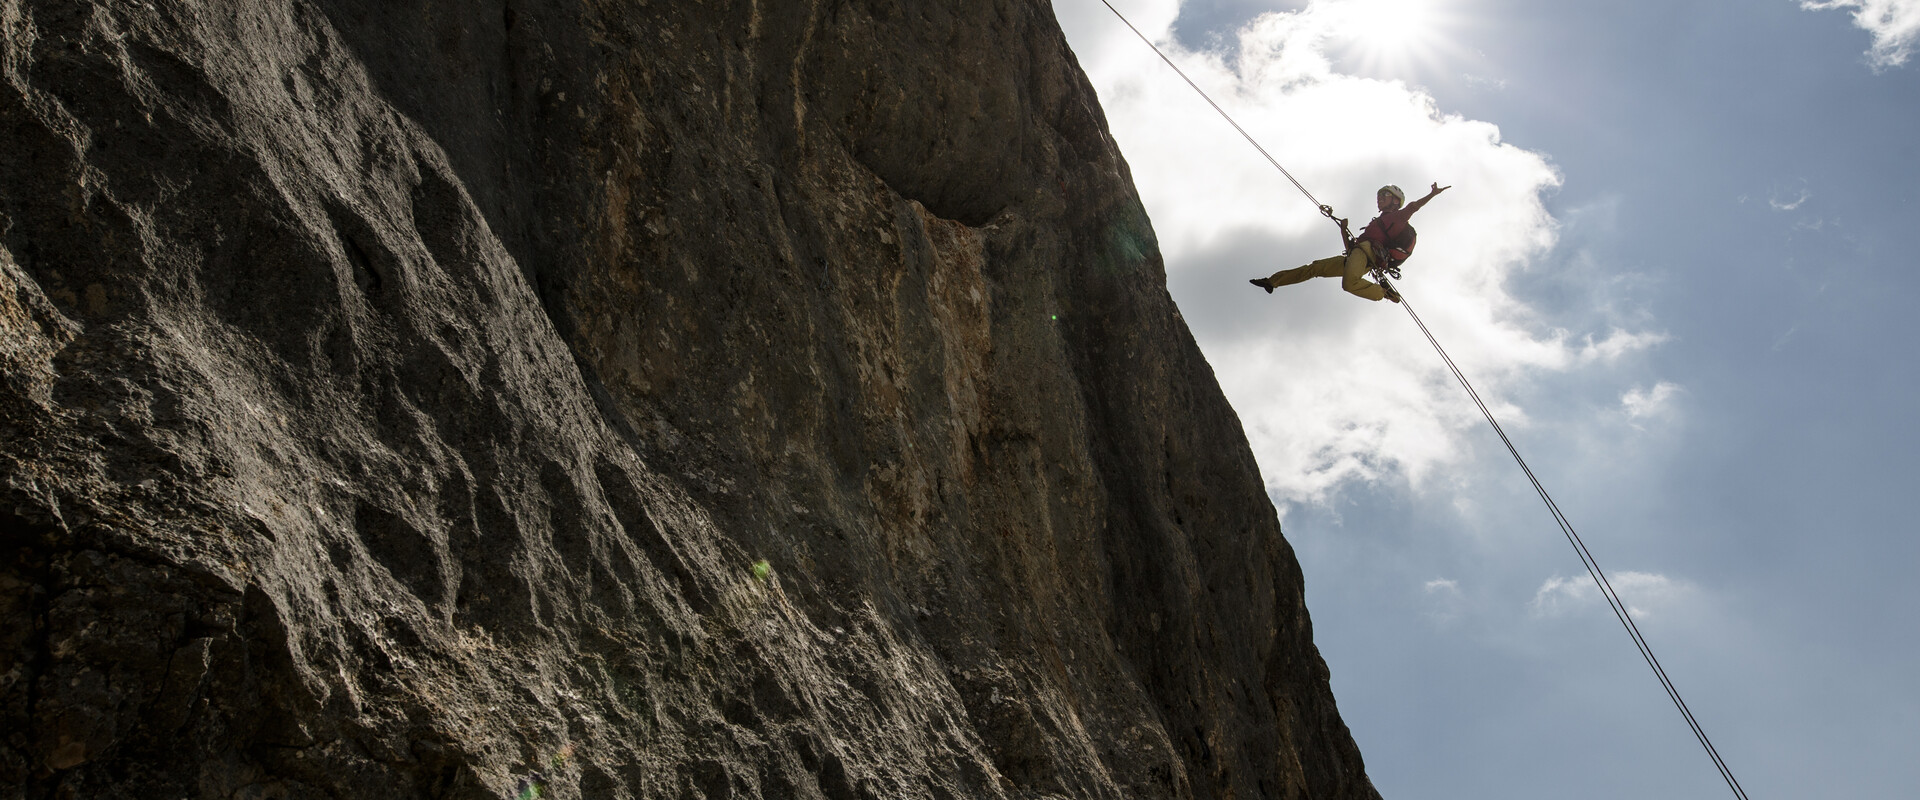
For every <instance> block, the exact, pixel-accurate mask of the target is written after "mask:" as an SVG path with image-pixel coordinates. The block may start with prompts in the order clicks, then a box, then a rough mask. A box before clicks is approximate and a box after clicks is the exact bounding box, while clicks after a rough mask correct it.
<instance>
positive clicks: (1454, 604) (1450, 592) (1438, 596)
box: [1420, 578, 1466, 624]
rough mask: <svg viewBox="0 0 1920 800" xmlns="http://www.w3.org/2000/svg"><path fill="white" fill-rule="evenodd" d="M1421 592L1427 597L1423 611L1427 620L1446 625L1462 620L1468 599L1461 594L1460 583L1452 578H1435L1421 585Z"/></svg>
mask: <svg viewBox="0 0 1920 800" xmlns="http://www.w3.org/2000/svg"><path fill="white" fill-rule="evenodd" d="M1420 590H1421V592H1422V593H1423V594H1425V595H1426V605H1425V606H1424V607H1423V608H1422V609H1421V613H1422V614H1424V615H1425V616H1426V617H1427V619H1430V620H1432V621H1434V622H1435V623H1439V624H1446V623H1449V622H1452V621H1454V620H1456V619H1459V618H1460V614H1461V611H1462V607H1463V606H1464V605H1465V604H1466V598H1464V597H1462V596H1461V594H1460V582H1459V581H1456V580H1453V579H1452V578H1435V579H1433V580H1430V581H1427V582H1426V583H1424V584H1421V586H1420Z"/></svg>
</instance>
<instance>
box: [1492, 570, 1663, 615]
mask: <svg viewBox="0 0 1920 800" xmlns="http://www.w3.org/2000/svg"><path fill="white" fill-rule="evenodd" d="M1607 582H1608V584H1609V585H1611V586H1612V587H1613V592H1614V594H1615V595H1617V596H1618V597H1619V598H1620V601H1621V602H1622V603H1624V604H1626V607H1627V613H1628V614H1632V615H1633V616H1634V618H1636V619H1644V618H1646V617H1650V616H1652V615H1653V614H1654V612H1655V611H1658V610H1667V609H1672V608H1674V607H1677V606H1680V605H1682V604H1684V603H1686V602H1688V601H1689V600H1690V599H1691V597H1692V595H1694V594H1695V592H1696V591H1697V590H1696V589H1695V588H1694V586H1693V584H1690V583H1687V582H1686V581H1681V580H1675V579H1673V578H1669V577H1667V576H1665V575H1661V574H1658V573H1652V572H1632V571H1627V572H1619V573H1615V574H1613V575H1609V576H1608V578H1607ZM1604 603H1605V600H1604V599H1603V598H1601V596H1600V589H1599V587H1597V586H1595V585H1594V583H1593V579H1592V578H1590V577H1588V576H1586V575H1576V576H1572V577H1563V576H1559V575H1555V576H1552V577H1549V578H1547V580H1546V581H1545V582H1543V583H1541V584H1540V589H1539V590H1538V591H1536V592H1534V593H1533V601H1532V602H1530V603H1528V611H1530V612H1531V613H1532V615H1533V616H1534V617H1536V618H1540V617H1558V616H1561V615H1564V614H1567V613H1569V612H1572V611H1574V610H1575V609H1580V608H1588V607H1593V606H1599V605H1603V604H1604Z"/></svg>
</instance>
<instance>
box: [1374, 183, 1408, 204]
mask: <svg viewBox="0 0 1920 800" xmlns="http://www.w3.org/2000/svg"><path fill="white" fill-rule="evenodd" d="M1380 194H1390V195H1393V199H1394V200H1395V201H1397V202H1398V203H1399V204H1400V205H1403V206H1404V205H1406V204H1407V193H1406V192H1403V191H1400V187H1398V186H1395V185H1393V184H1391V183H1389V184H1387V185H1385V186H1382V187H1380Z"/></svg>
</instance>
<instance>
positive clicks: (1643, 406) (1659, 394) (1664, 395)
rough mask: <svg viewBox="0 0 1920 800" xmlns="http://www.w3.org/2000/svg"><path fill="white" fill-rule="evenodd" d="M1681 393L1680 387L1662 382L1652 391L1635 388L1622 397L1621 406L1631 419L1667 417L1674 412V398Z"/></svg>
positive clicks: (1654, 386) (1655, 385)
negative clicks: (1670, 412)
mask: <svg viewBox="0 0 1920 800" xmlns="http://www.w3.org/2000/svg"><path fill="white" fill-rule="evenodd" d="M1679 393H1680V387H1679V386H1677V385H1674V384H1672V383H1669V382H1667V381H1661V382H1659V383H1656V384H1654V385H1653V388H1651V389H1648V388H1635V389H1633V390H1632V391H1629V392H1627V393H1626V394H1624V395H1621V397H1620V406H1621V407H1622V408H1625V409H1626V411H1627V416H1628V417H1629V418H1631V419H1647V418H1650V417H1659V416H1665V415H1666V414H1667V413H1668V412H1669V411H1671V410H1672V403H1673V396H1674V395H1676V394H1679Z"/></svg>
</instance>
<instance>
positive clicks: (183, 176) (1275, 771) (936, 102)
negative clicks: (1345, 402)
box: [0, 0, 1377, 800]
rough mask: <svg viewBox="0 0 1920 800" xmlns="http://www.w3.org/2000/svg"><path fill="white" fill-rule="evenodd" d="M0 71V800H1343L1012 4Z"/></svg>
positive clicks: (1122, 258) (1331, 739) (1345, 762)
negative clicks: (572, 799) (428, 799)
mask: <svg viewBox="0 0 1920 800" xmlns="http://www.w3.org/2000/svg"><path fill="white" fill-rule="evenodd" d="M0 47H3V48H4V64H3V65H0V69H3V70H4V78H5V80H4V85H3V86H0V370H3V371H4V382H3V383H0V797H6V798H48V797H72V798H93V797H138V798H150V797H151V798H160V797H168V798H170V797H206V798H228V797H233V798H319V797H451V798H477V797H501V798H504V797H520V798H531V797H536V796H539V797H586V798H612V797H634V798H640V797H648V798H652V797H664V798H680V797H685V798H729V797H738V798H834V799H835V800H838V799H840V798H961V797H965V798H1002V797H1004V798H1037V797H1073V798H1120V797H1128V798H1133V797H1141V798H1155V797H1182V798H1184V797H1197V798H1228V797H1233V798H1256V797H1271V798H1305V797H1312V798H1355V799H1358V798H1373V797H1376V796H1377V795H1376V794H1375V792H1374V791H1373V789H1372V788H1371V786H1370V784H1369V783H1368V781H1367V779H1366V776H1365V774H1364V770H1363V768H1362V766H1361V762H1360V757H1359V754H1358V752H1357V751H1356V749H1355V748H1354V746H1353V743H1352V741H1351V738H1350V737H1349V735H1348V734H1347V731H1346V729H1345V727H1344V726H1343V725H1342V724H1341V722H1340V719H1339V717H1338V715H1337V713H1336V711H1335V708H1334V701H1333V697H1332V695H1331V693H1330V691H1329V689H1328V685H1327V673H1326V669H1325V666H1324V664H1323V662H1322V661H1321V659H1320V657H1319V655H1318V653H1317V652H1316V651H1315V649H1314V647H1313V644H1312V641H1311V629H1310V626H1309V623H1308V617H1307V612H1306V608H1305V606H1304V604H1303V601H1302V594H1301V575H1300V571H1299V567H1298V566H1297V564H1296V563H1295V561H1294V558H1293V555H1292V552H1291V551H1290V550H1289V548H1288V546H1287V544H1286V542H1285V540H1283V539H1282V538H1281V535H1280V530H1279V526H1278V523H1277V520H1276V518H1275V514H1274V510H1273V508H1272V506H1271V505H1270V504H1269V502H1268V501H1267V499H1266V497H1265V495H1264V493H1263V491H1262V488H1261V483H1260V480H1259V476H1258V474H1257V471H1256V468H1255V466H1254V463H1253V461H1252V458H1251V455H1250V453H1249V451H1248V448H1247V445H1246V442H1245V440H1244V437H1243V436H1242V433H1241V429H1240V426H1239V423H1238V421H1237V420H1236V418H1235V417H1234V415H1233V412H1232V410H1231V409H1230V408H1229V407H1228V405H1227V404H1226V402H1225V400H1224V399H1223V398H1222V396H1221V394H1220V391H1219V389H1218V387H1217V385H1216V383H1215V381H1214V378H1213V375H1212V374H1211V372H1210V371H1209V369H1208V367H1207V365H1206V362H1205V360H1204V359H1203V358H1202V356H1201V355H1200V353H1199V351H1198V350H1197V349H1196V348H1195V346H1194V343H1193V340H1192V338H1191V337H1190V336H1189V335H1188V333H1187V329H1186V326H1185V324H1184V323H1183V322H1182V321H1181V319H1180V315H1179V312H1178V310H1177V309H1176V308H1175V306H1174V304H1173V302H1172V300H1171V299H1170V298H1169V297H1168V295H1167V292H1166V289H1165V283H1166V281H1165V275H1164V271H1163V267H1162V264H1161V261H1160V257H1159V254H1158V252H1157V249H1156V246H1155V243H1154V238H1153V233H1152V229H1151V227H1150V225H1149V223H1148V220H1147V219H1146V216H1145V214H1144V213H1143V211H1142V209H1141V206H1140V203H1139V201H1138V199H1137V197H1136V196H1135V194H1134V191H1133V189H1132V186H1131V184H1130V181H1129V178H1128V173H1127V168H1126V165H1125V163H1124V162H1123V161H1122V160H1121V158H1120V156H1119V154H1118V152H1117V150H1116V149H1115V146H1114V144H1113V141H1112V139H1111V138H1110V137H1109V136H1108V134H1107V131H1106V124H1105V121H1104V119H1103V117H1102V115H1101V113H1100V109H1099V107H1098V105H1097V102H1096V99H1095V97H1094V95H1093V92H1092V90H1091V89H1090V88H1089V86H1088V84H1087V83H1086V81H1085V79H1084V78H1083V76H1082V75H1081V73H1080V71H1079V69H1078V67H1077V66H1076V65H1075V63H1074V60H1073V57H1072V54H1071V53H1070V52H1069V51H1068V49H1067V47H1066V44H1065V41H1064V40H1063V39H1062V37H1061V35H1060V32H1059V30H1058V28H1057V26H1056V25H1055V23H1054V20H1053V16H1052V10H1051V8H1050V6H1048V5H1047V4H1046V3H1043V2H1038V0H813V1H812V2H806V1H804V0H791V1H790V2H772V1H771V0H587V1H586V2H573V3H567V2H553V1H552V0H481V1H480V2H450V1H449V0H427V1H424V2H423V1H421V0H405V1H401V0H0Z"/></svg>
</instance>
